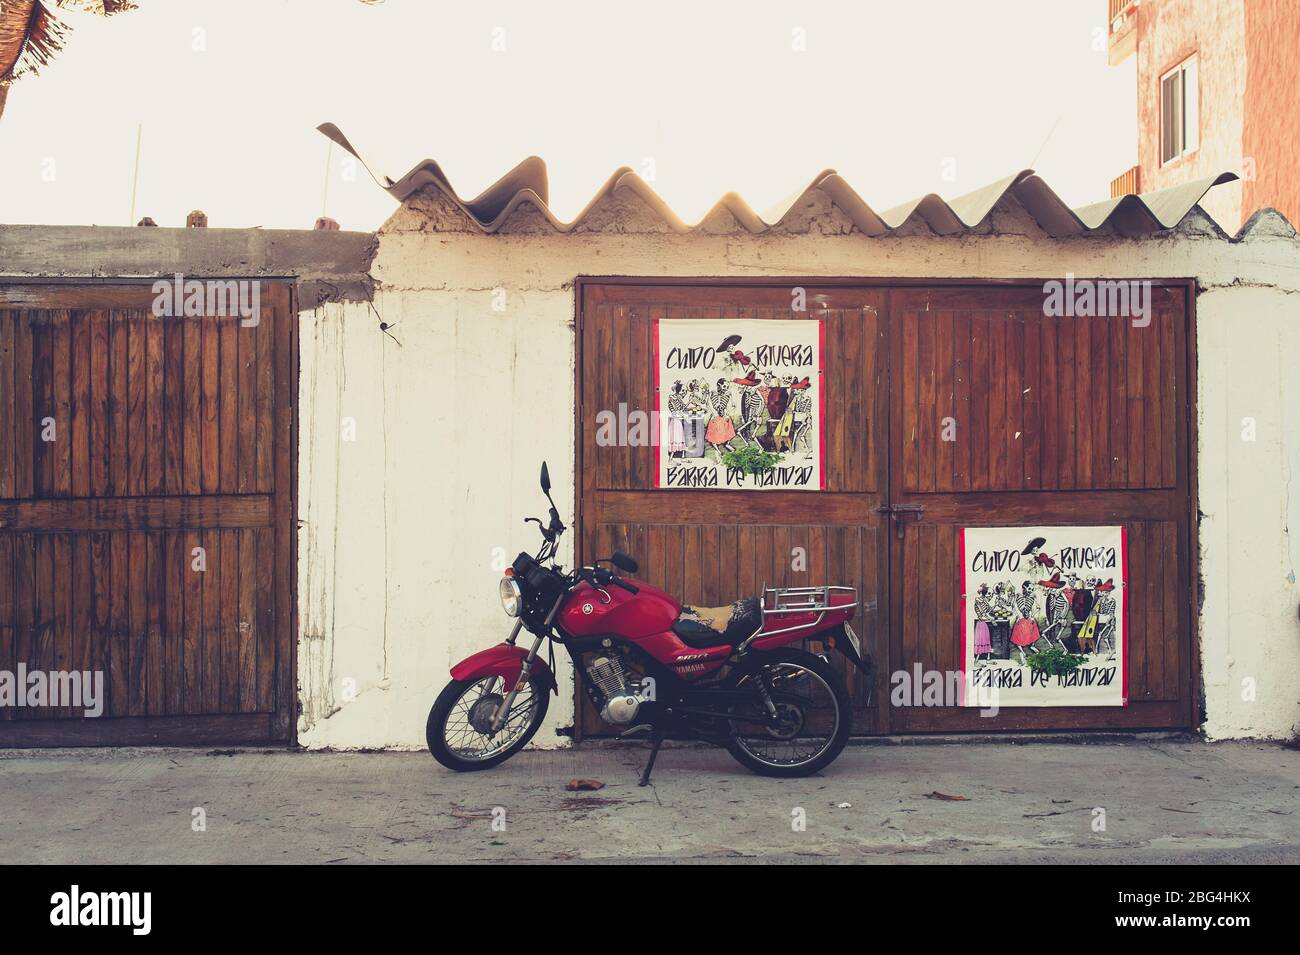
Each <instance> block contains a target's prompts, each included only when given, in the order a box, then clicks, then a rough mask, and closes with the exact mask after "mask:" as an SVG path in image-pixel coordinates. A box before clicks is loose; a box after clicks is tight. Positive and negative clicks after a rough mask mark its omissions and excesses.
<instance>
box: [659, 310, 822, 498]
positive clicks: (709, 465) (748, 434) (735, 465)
mask: <svg viewBox="0 0 1300 955" xmlns="http://www.w3.org/2000/svg"><path fill="white" fill-rule="evenodd" d="M821 335H822V323H821V322H819V321H814V320H811V319H805V320H795V321H766V320H757V319H737V320H726V319H721V320H712V319H702V320H699V321H695V320H691V319H686V320H680V319H661V320H659V321H658V322H656V323H655V382H656V392H657V395H656V400H657V404H658V412H659V480H658V486H659V487H662V488H688V489H692V490H699V489H717V490H759V491H770V490H783V491H817V490H820V489H821V488H822V486H823V469H822V420H823V417H824V416H823V409H824V395H823V390H822V380H821V350H822V348H821V346H822V342H821Z"/></svg>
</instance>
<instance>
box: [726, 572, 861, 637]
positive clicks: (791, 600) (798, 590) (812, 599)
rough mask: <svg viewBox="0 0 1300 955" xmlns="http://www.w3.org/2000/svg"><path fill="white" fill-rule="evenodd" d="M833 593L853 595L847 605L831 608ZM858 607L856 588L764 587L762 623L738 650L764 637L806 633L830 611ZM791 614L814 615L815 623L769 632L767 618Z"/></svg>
mask: <svg viewBox="0 0 1300 955" xmlns="http://www.w3.org/2000/svg"><path fill="white" fill-rule="evenodd" d="M832 593H847V594H852V595H853V600H852V601H851V602H850V603H843V604H832V603H831V594H832ZM769 597H770V598H771V601H772V606H771V607H768V605H767V603H768V598H769ZM857 605H858V588H857V587H836V586H832V585H826V586H822V587H769V586H768V585H767V584H766V583H764V584H763V589H762V592H761V593H760V595H759V612H760V613H761V614H762V616H763V623H762V625H761V626H760V627H759V628H758V630H757V631H755V632H754V634H753V636H751V637H750V638H749V639H748V640H746V641H745V642H744V643H742V644H741V645H740V648H739V649H741V650H746V649H748V648H749V645H750V644H751V643H753V642H754V641H755V640H757V639H759V638H760V637H761V638H764V639H766V638H767V637H776V636H780V635H781V634H783V633H794V631H796V630H808V629H811V628H813V627H817V626H820V625H821V622H822V620H824V619H825V617H826V614H827V612H828V611H831V610H848V609H850V608H851V607H856V606H857ZM791 613H815V614H817V619H816V620H814V621H813V622H812V623H804V624H800V625H798V626H795V627H784V628H782V629H780V630H768V629H767V618H768V616H769V615H770V616H773V617H779V615H781V614H791Z"/></svg>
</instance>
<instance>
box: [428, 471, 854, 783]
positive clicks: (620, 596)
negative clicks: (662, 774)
mask: <svg viewBox="0 0 1300 955" xmlns="http://www.w3.org/2000/svg"><path fill="white" fill-rule="evenodd" d="M541 486H542V492H543V493H544V494H545V495H546V500H547V502H548V503H549V504H550V516H549V520H548V521H547V523H545V524H544V523H542V521H541V520H540V519H538V518H535V517H530V518H526V519H525V523H527V522H532V523H535V524H537V526H538V529H539V530H540V531H541V534H542V538H543V542H542V546H541V548H540V550H538V552H537V553H536V554H534V555H529V554H528V553H527V552H525V553H521V554H520V555H519V556H518V557H516V558H515V561H514V564H513V565H512V566H510V567H508V568H507V569H506V571H505V576H504V577H503V578H502V580H501V583H500V588H499V589H500V594H501V604H502V606H503V607H504V608H505V612H506V614H507V615H508V616H510V617H513V618H514V619H515V625H514V629H513V630H512V631H511V633H510V636H509V637H508V638H507V639H506V641H505V642H504V643H500V644H497V645H496V646H493V647H489V648H487V649H486V650H482V651H480V652H478V653H475V654H474V655H472V656H470V657H467V658H466V659H464V660H462V661H461V662H460V663H458V664H456V665H455V666H454V667H452V670H451V682H450V683H448V684H447V686H446V688H445V689H444V690H443V691H442V692H441V693H440V694H439V695H438V699H437V701H436V702H435V703H434V704H433V709H432V710H430V712H429V720H428V724H427V726H426V729H425V735H426V738H427V741H428V744H429V751H430V752H431V753H432V754H433V756H434V758H435V759H436V760H437V761H438V762H440V763H442V765H444V766H446V767H448V768H449V769H454V770H457V771H460V772H472V771H475V770H480V769H490V768H491V767H493V766H496V765H498V764H500V763H503V762H505V761H506V760H507V759H509V758H510V757H511V756H513V755H514V754H515V753H517V752H519V751H520V750H521V749H523V748H524V746H525V745H527V743H528V741H529V740H530V739H532V737H533V734H535V733H536V732H537V729H538V727H540V726H541V724H542V720H543V719H545V717H546V709H547V704H548V703H549V699H550V694H551V693H553V692H554V693H558V688H557V685H556V682H555V671H554V653H555V649H554V648H555V645H556V644H559V645H560V646H562V647H563V648H564V649H566V650H567V651H568V653H569V656H570V657H571V658H572V660H573V665H574V668H575V669H576V671H577V672H578V673H580V674H581V675H582V676H583V679H582V680H581V683H582V685H583V687H584V688H585V690H586V692H587V694H588V696H589V697H590V699H591V703H592V705H593V706H594V707H595V708H596V711H597V712H598V713H599V714H600V716H601V719H603V720H604V721H605V722H607V723H609V724H612V725H613V726H616V727H624V728H625V729H624V730H623V732H622V734H621V736H620V738H626V737H628V736H631V735H633V734H636V733H648V734H649V738H650V739H651V740H652V743H653V745H652V747H651V750H650V756H649V759H648V761H647V763H646V766H645V770H644V771H643V772H642V774H641V780H640V785H642V786H644V785H646V784H647V783H648V782H649V780H650V773H651V771H652V770H653V769H654V763H655V758H656V757H657V755H658V753H659V747H660V745H661V744H662V743H663V740H664V738H665V737H666V736H674V737H680V736H685V737H689V738H695V739H702V740H707V741H709V742H713V743H716V744H718V745H721V746H724V747H726V748H727V750H728V751H729V752H730V753H731V755H732V756H734V757H735V758H736V760H737V761H739V762H740V763H741V764H742V765H743V766H746V767H748V768H749V769H751V770H753V771H755V772H758V773H762V774H764V775H767V776H807V775H809V774H811V773H815V772H817V771H818V770H820V769H823V768H824V767H826V766H827V765H829V764H830V763H831V762H832V761H833V760H834V759H835V757H836V756H838V755H839V753H840V750H842V749H843V748H844V744H845V742H846V741H847V740H848V735H849V729H850V724H851V722H852V709H851V701H850V698H849V693H848V690H847V688H846V687H845V685H844V680H843V679H842V678H841V676H840V675H839V673H838V672H836V670H835V668H834V667H832V666H831V665H830V663H829V661H828V658H827V656H826V655H825V654H822V655H818V654H814V653H809V652H807V651H806V650H802V649H799V648H798V647H796V646H795V644H798V643H799V642H800V641H802V640H805V639H807V638H810V637H813V638H817V639H818V640H820V641H821V642H822V643H823V645H824V646H825V647H826V648H827V649H828V651H829V650H837V651H839V652H840V653H842V654H844V656H846V657H847V658H848V659H849V660H850V661H852V663H853V664H854V665H855V666H857V667H859V668H860V669H862V670H863V671H864V672H865V673H867V674H868V675H869V674H870V672H871V665H870V661H869V659H868V658H864V657H863V655H862V648H861V644H860V643H859V641H858V637H857V635H856V634H855V633H854V632H853V630H852V628H851V627H850V626H849V620H850V619H851V618H852V617H853V611H854V608H856V607H857V606H858V597H857V591H856V590H855V589H854V588H852V587H836V586H819V587H787V588H776V587H767V586H764V587H763V588H762V591H761V593H760V594H758V595H757V596H753V597H747V598H743V599H740V600H737V601H736V602H735V603H733V604H731V605H729V606H725V607H687V606H683V605H682V604H681V603H679V602H678V601H677V600H675V599H674V598H673V597H672V596H671V595H669V594H667V593H665V592H664V591H662V590H660V589H659V588H657V587H654V586H651V585H650V584H647V583H644V582H642V581H639V580H636V579H635V578H632V577H630V576H622V575H624V574H626V575H630V574H635V573H636V572H637V562H636V561H635V560H633V559H632V557H630V556H629V555H627V554H625V553H623V552H622V551H618V550H616V551H614V553H613V554H611V555H610V556H609V557H608V558H606V559H602V560H598V561H596V562H595V563H594V564H593V565H592V566H590V567H578V568H576V569H574V570H571V571H568V572H565V571H564V570H563V568H561V567H560V566H558V565H557V564H556V562H555V553H556V548H557V542H558V541H559V539H560V536H561V535H562V534H563V533H564V531H565V530H566V528H565V526H564V523H563V522H562V521H561V520H560V515H559V512H558V511H557V510H556V508H555V501H554V500H552V498H551V480H550V474H549V472H548V471H547V468H546V464H545V463H544V462H543V464H542V474H541ZM602 565H608V566H602ZM525 630H526V631H527V632H528V633H529V634H531V635H532V637H533V640H532V644H531V646H528V647H526V648H525V647H523V646H520V645H519V643H518V642H517V641H518V639H519V635H520V633H521V632H523V631H525ZM548 640H549V641H550V646H549V653H548V658H549V660H550V663H549V664H548V662H547V660H546V659H543V658H542V656H541V655H540V653H539V651H540V650H541V647H542V644H543V642H545V641H548ZM868 685H870V681H868Z"/></svg>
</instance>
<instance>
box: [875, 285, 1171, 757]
mask: <svg viewBox="0 0 1300 955" xmlns="http://www.w3.org/2000/svg"><path fill="white" fill-rule="evenodd" d="M1043 301H1044V296H1043V289H1042V286H1041V284H1039V285H1035V286H1033V287H1016V286H980V287H974V286H973V287H944V288H936V289H926V288H915V289H896V290H894V291H893V292H891V293H890V306H889V315H890V319H889V326H890V331H891V338H892V340H891V353H892V360H891V372H892V379H891V384H890V398H891V416H892V422H893V427H892V432H893V434H894V435H895V439H894V441H893V445H892V448H891V450H892V452H893V453H892V461H891V468H890V482H891V489H892V492H893V493H892V496H891V503H892V504H893V505H899V504H902V505H914V506H919V507H921V508H922V514H921V516H920V519H919V521H915V518H911V519H908V518H904V520H907V521H908V523H907V524H906V527H905V530H904V532H903V535H902V537H901V539H899V537H898V536H897V535H891V538H892V541H893V544H892V551H891V561H892V566H893V568H894V573H893V574H892V580H893V588H892V598H893V602H894V606H895V608H896V613H895V614H894V631H893V640H892V649H893V653H892V661H891V669H892V670H893V671H907V672H909V673H912V672H914V667H916V666H917V665H918V664H919V666H920V667H921V670H922V672H924V671H929V670H937V671H941V672H944V673H949V672H952V671H957V670H960V669H961V666H962V659H961V648H962V643H961V633H962V629H963V623H964V620H963V604H962V600H963V595H962V574H961V559H960V555H959V540H960V531H961V529H962V528H963V527H979V526H1016V525H1096V524H1108V525H1114V524H1120V525H1123V527H1124V528H1125V531H1126V535H1127V550H1128V567H1129V583H1128V590H1127V596H1128V607H1129V612H1128V625H1127V644H1128V698H1129V704H1128V705H1127V706H1123V707H1054V708H1037V707H1016V708H1003V709H1002V711H1001V712H1000V713H999V714H998V715H997V716H996V717H981V716H980V715H979V711H978V710H976V709H971V708H961V707H951V706H948V707H931V706H920V707H917V706H902V707H891V709H890V713H891V725H892V727H893V729H894V730H895V731H900V732H908V731H921V732H926V731H967V730H979V731H998V730H1063V729H1087V728H1105V727H1117V728H1118V727H1123V728H1128V729H1146V728H1151V729H1156V728H1178V727H1188V726H1190V725H1192V718H1193V709H1192V708H1193V699H1192V692H1191V686H1192V673H1193V667H1194V659H1193V641H1192V624H1191V621H1192V619H1193V618H1192V586H1193V581H1192V571H1193V552H1192V547H1193V538H1192V536H1191V535H1192V532H1193V528H1192V525H1191V520H1190V514H1191V500H1192V486H1191V482H1192V480H1193V474H1192V470H1191V452H1190V443H1191V432H1190V428H1191V424H1190V422H1191V421H1192V403H1191V402H1192V397H1191V386H1190V382H1191V380H1192V378H1191V377H1190V355H1189V349H1190V347H1191V346H1190V341H1189V328H1190V327H1191V322H1190V315H1189V301H1188V289H1187V287H1186V285H1183V284H1172V285H1168V286H1159V285H1157V286H1156V287H1154V288H1153V289H1152V307H1153V314H1152V321H1151V323H1150V325H1147V326H1145V327H1137V326H1134V325H1133V324H1132V322H1131V321H1130V320H1128V319H1126V318H1107V317H1091V318H1082V317H1065V318H1057V317H1047V316H1045V315H1044V314H1043V311H1044V310H1043ZM948 423H951V424H953V425H955V440H945V434H944V430H945V425H946V424H948ZM948 437H950V438H951V437H953V434H952V432H949V433H948ZM966 597H967V599H973V598H972V597H971V595H966Z"/></svg>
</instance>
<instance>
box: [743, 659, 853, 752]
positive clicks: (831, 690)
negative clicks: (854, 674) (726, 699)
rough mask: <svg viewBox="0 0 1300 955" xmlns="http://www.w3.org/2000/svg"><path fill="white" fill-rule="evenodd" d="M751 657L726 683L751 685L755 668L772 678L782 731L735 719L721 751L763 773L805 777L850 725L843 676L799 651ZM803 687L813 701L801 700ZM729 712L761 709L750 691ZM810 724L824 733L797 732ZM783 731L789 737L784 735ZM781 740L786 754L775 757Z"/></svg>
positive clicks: (840, 745)
mask: <svg viewBox="0 0 1300 955" xmlns="http://www.w3.org/2000/svg"><path fill="white" fill-rule="evenodd" d="M751 661H752V662H749V663H748V664H747V665H745V666H742V667H741V668H740V669H739V670H737V672H736V673H735V674H734V675H733V676H732V678H731V680H730V681H729V682H730V683H731V684H732V686H733V687H735V688H744V687H745V686H747V685H749V686H752V681H753V680H754V679H756V678H757V677H758V675H759V674H760V672H761V673H764V674H765V675H766V676H767V677H768V678H769V679H774V680H775V681H776V682H777V684H778V685H777V687H776V688H774V689H773V690H772V691H771V693H772V698H773V701H774V702H775V703H776V704H777V706H778V708H779V709H780V710H782V712H783V714H788V715H787V718H786V720H785V722H784V725H785V729H784V731H779V730H771V731H768V730H764V729H762V728H761V727H760V726H759V725H758V724H756V723H746V722H739V721H735V722H733V723H732V731H731V741H730V742H729V743H728V744H727V751H728V752H729V753H731V755H732V757H733V758H734V759H735V760H736V762H738V763H740V764H741V765H742V766H744V767H746V768H747V769H751V770H753V771H754V772H756V773H759V774H760V775H763V776H783V777H792V776H811V775H812V774H813V773H816V772H818V771H820V770H822V769H825V768H826V767H827V766H829V765H830V764H831V763H832V762H834V761H835V758H836V757H837V756H839V754H840V751H841V750H842V749H844V745H845V744H846V743H847V742H848V740H849V730H850V729H851V727H852V722H853V701H852V699H851V698H850V697H849V691H848V688H847V687H845V685H844V680H843V679H842V678H841V677H840V675H839V674H838V673H837V672H835V669H834V668H833V667H832V666H831V665H830V664H829V663H827V662H826V661H825V660H823V659H822V658H821V657H819V656H816V655H814V654H812V653H808V652H806V651H804V650H796V649H793V648H783V649H780V650H773V651H771V652H768V653H762V654H756V655H755V656H754V657H752V658H751ZM805 689H806V690H811V691H814V692H815V693H816V694H817V697H818V698H817V701H816V703H817V705H814V700H813V698H812V696H811V694H809V695H808V696H807V702H804V699H805V696H804V694H803V693H802V692H801V691H802V690H805ZM733 712H744V713H745V714H746V715H757V714H760V713H762V712H764V709H763V707H762V705H761V704H760V703H759V702H758V697H757V694H755V702H754V703H753V704H739V709H736V708H733ZM828 720H829V721H830V722H829V725H828V724H827V721H828ZM810 728H811V729H813V730H817V729H824V732H821V733H818V732H814V733H813V734H812V735H810V736H802V737H801V736H800V735H799V733H800V732H801V731H802V730H804V729H810ZM785 733H790V734H792V735H790V736H788V737H787V736H785V735H784V734H785ZM805 740H806V741H807V742H806V743H805V744H804V745H802V746H801V743H803V741H805ZM781 743H787V744H789V752H788V754H787V755H780V752H779V744H781Z"/></svg>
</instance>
